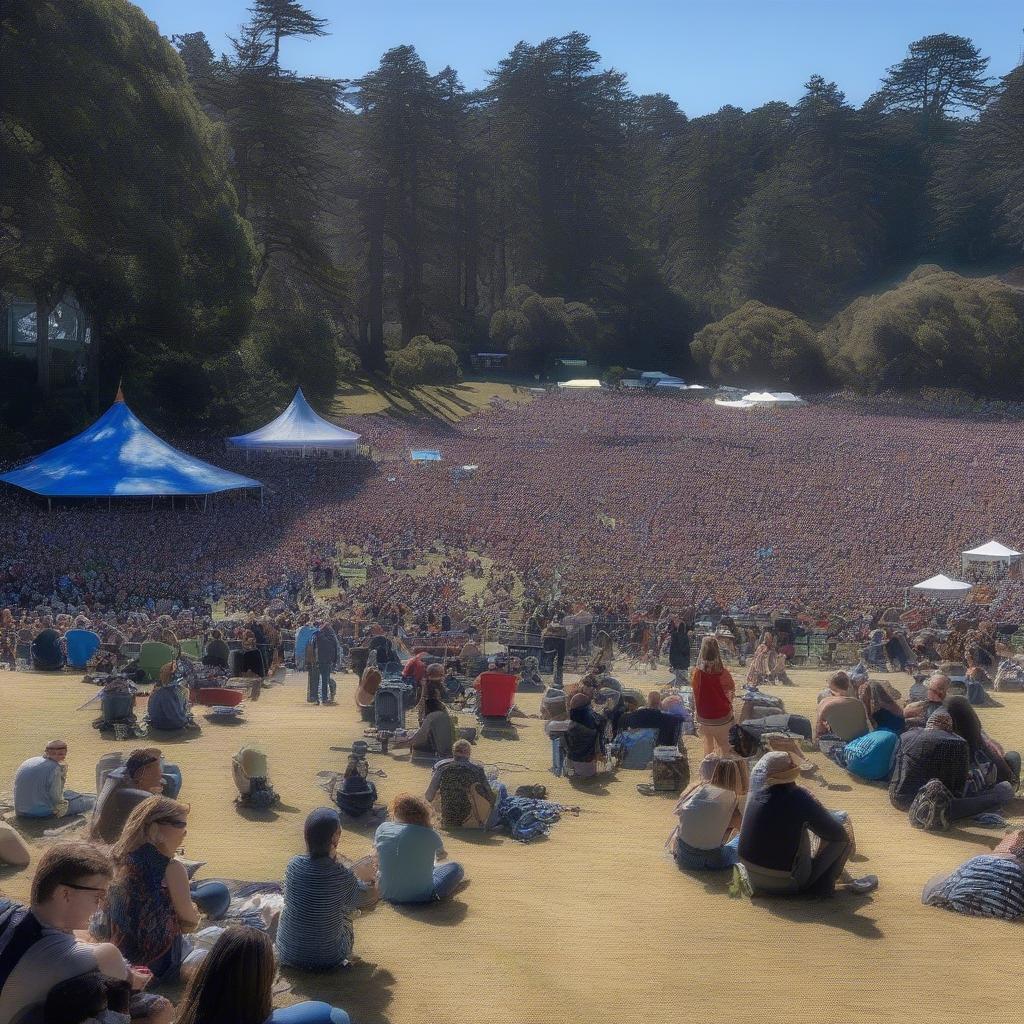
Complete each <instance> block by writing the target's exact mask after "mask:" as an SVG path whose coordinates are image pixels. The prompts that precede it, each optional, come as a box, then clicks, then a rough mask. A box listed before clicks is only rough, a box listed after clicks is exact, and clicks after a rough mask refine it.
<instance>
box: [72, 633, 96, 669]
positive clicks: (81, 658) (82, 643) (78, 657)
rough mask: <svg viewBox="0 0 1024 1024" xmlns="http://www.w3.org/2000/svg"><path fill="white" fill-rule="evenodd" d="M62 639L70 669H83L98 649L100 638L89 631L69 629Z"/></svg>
mask: <svg viewBox="0 0 1024 1024" xmlns="http://www.w3.org/2000/svg"><path fill="white" fill-rule="evenodd" d="M64 639H65V640H66V641H67V645H68V665H70V666H71V668H85V666H86V665H88V664H89V659H90V658H92V656H93V655H94V654H95V653H96V652H97V651H98V650H99V647H100V638H99V637H98V636H97V635H96V634H95V633H94V632H93V631H92V630H91V629H69V630H68V631H67V634H66V635H65V637H64Z"/></svg>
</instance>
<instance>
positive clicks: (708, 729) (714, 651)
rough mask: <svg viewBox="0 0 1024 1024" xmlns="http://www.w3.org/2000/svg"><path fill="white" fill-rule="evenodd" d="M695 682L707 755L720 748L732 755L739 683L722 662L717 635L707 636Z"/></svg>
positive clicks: (699, 722) (697, 705) (723, 753)
mask: <svg viewBox="0 0 1024 1024" xmlns="http://www.w3.org/2000/svg"><path fill="white" fill-rule="evenodd" d="M692 685H693V704H694V710H695V711H696V715H697V724H698V726H699V729H700V734H701V738H702V739H703V740H704V756H705V757H707V755H708V754H711V753H714V752H715V750H716V749H717V751H718V752H719V753H720V754H722V755H723V756H724V755H727V754H729V753H730V751H731V747H730V746H729V727H730V726H731V725H732V723H733V714H732V701H733V697H734V696H735V695H736V683H735V682H734V681H733V678H732V676H731V675H730V674H729V670H728V669H727V668H726V667H725V665H723V664H722V654H721V651H720V650H719V648H718V640H716V639H715V637H713V636H706V637H704V639H703V640H702V641H701V644H700V655H699V656H698V658H697V667H696V668H695V669H694V670H693V682H692Z"/></svg>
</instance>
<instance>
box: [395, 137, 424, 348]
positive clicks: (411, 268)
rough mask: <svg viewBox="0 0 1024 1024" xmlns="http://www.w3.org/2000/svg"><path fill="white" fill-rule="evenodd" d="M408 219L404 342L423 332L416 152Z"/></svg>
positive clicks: (408, 191) (411, 160)
mask: <svg viewBox="0 0 1024 1024" xmlns="http://www.w3.org/2000/svg"><path fill="white" fill-rule="evenodd" d="M406 180H407V183H408V184H407V187H406V199H407V205H406V204H403V205H405V206H406V216H405V223H404V225H402V230H401V236H402V291H401V307H402V308H401V311H400V312H401V318H402V343H403V344H406V345H407V344H408V343H409V341H410V340H411V339H412V338H414V337H416V335H417V334H419V333H420V330H421V327H422V324H423V253H422V252H421V249H420V246H421V242H420V222H419V194H418V193H419V169H418V166H417V157H416V151H415V149H414V150H413V151H412V153H411V154H410V156H409V175H408V178H407V179H406Z"/></svg>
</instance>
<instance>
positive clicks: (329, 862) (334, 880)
mask: <svg viewBox="0 0 1024 1024" xmlns="http://www.w3.org/2000/svg"><path fill="white" fill-rule="evenodd" d="M304 831H305V839H306V852H305V853H304V854H300V855H299V856H297V857H292V859H291V860H290V861H289V862H288V867H287V868H286V869H285V875H284V909H283V910H282V911H281V921H280V924H279V926H278V930H277V955H278V960H279V961H280V963H281V964H282V965H284V966H285V967H298V968H300V969H302V970H307V971H327V970H331V969H333V968H335V967H341V966H343V965H344V964H345V962H346V961H347V960H348V958H349V956H350V955H351V953H352V945H353V941H354V933H353V929H352V915H353V912H354V911H356V910H357V909H359V908H360V907H365V906H368V905H370V904H371V903H374V902H376V900H377V886H376V881H375V878H376V873H377V869H376V863H375V861H373V859H372V858H367V859H365V860H363V861H359V862H357V863H356V864H354V865H353V866H352V867H351V868H348V867H346V866H345V865H344V864H342V863H341V862H340V861H339V860H338V859H337V852H338V840H339V839H340V838H341V818H339V816H338V812H337V811H336V810H335V809H334V808H333V807H318V808H317V809H316V810H315V811H313V812H311V813H310V815H309V817H307V818H306V824H305V829H304Z"/></svg>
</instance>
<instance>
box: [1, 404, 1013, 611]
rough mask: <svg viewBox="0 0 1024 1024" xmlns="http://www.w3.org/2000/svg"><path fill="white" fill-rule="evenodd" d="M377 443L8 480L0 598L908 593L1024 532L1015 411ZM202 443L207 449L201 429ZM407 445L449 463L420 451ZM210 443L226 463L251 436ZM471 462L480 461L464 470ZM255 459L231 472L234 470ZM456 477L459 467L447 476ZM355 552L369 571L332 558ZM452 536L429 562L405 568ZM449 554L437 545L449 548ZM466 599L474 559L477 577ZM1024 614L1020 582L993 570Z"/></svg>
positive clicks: (558, 407) (670, 410) (831, 606)
mask: <svg viewBox="0 0 1024 1024" xmlns="http://www.w3.org/2000/svg"><path fill="white" fill-rule="evenodd" d="M359 426H360V430H361V432H362V433H363V435H364V438H365V440H366V441H367V442H368V443H369V444H370V445H371V446H372V450H373V451H374V452H375V453H376V460H375V461H374V462H369V461H364V462H355V463H352V462H344V463H340V462H335V461H327V462H318V461H317V460H299V461H296V460H286V459H273V458H268V459H266V460H265V461H263V462H261V463H260V464H259V465H258V467H252V466H250V467H249V469H248V471H249V472H256V474H257V475H258V476H259V477H260V478H261V479H262V480H264V482H265V483H266V484H267V494H268V497H267V501H266V504H265V506H264V507H261V508H259V509H257V508H256V507H255V506H254V504H253V503H252V502H251V501H250V500H247V499H244V498H243V499H239V500H230V499H221V500H219V501H218V502H216V503H215V507H214V509H213V510H212V511H210V512H207V513H206V514H200V513H198V512H196V511H195V510H193V509H183V508H182V507H180V506H179V508H178V509H176V510H171V509H160V510H158V511H157V512H156V513H152V514H151V513H150V512H149V507H148V505H146V506H145V508H143V507H142V506H139V505H133V504H130V503H129V504H128V505H125V506H117V505H115V506H113V507H109V508H108V507H107V506H106V505H103V506H94V505H89V504H88V503H86V504H81V503H79V504H76V505H74V506H60V505H58V506H55V507H54V509H53V510H52V511H51V512H49V513H47V512H46V511H45V510H44V509H43V508H42V507H41V505H40V504H39V503H38V502H36V501H34V500H33V499H32V498H30V497H27V496H25V495H24V494H22V493H20V492H17V491H15V490H14V489H11V488H5V489H4V490H3V493H2V494H0V511H2V512H3V520H4V527H3V530H4V534H5V537H4V544H3V546H2V549H0V605H7V606H9V607H12V608H15V609H33V610H34V609H36V608H39V607H42V606H45V607H47V608H48V609H49V610H50V611H51V612H52V613H53V614H60V613H61V612H62V611H66V610H67V609H68V608H72V609H75V610H76V611H86V612H88V613H90V614H92V615H98V614H102V615H111V614H113V615H115V616H117V617H119V619H120V620H121V621H122V622H123V621H124V620H125V618H126V617H127V616H128V615H129V614H130V613H133V612H134V613H147V612H148V613H154V612H155V613H157V614H178V613H181V612H185V611H189V612H193V613H196V614H202V612H203V611H204V609H208V608H210V607H211V606H213V605H214V604H216V603H218V602H219V601H220V600H225V599H226V601H227V608H228V610H241V611H242V612H253V611H262V609H263V608H264V607H265V606H266V605H267V604H268V603H269V602H272V601H274V600H280V601H283V602H285V603H287V602H289V601H291V602H297V601H299V600H301V599H303V598H305V599H311V598H312V596H313V587H314V585H315V584H320V585H323V586H324V587H327V588H332V587H338V588H339V590H340V589H342V588H344V589H345V593H346V595H349V596H350V597H351V599H352V600H353V601H357V602H359V603H361V604H363V605H365V606H375V607H376V608H377V612H378V615H380V616H383V617H385V618H386V617H387V615H388V614H389V613H392V612H398V613H400V614H402V613H404V614H406V615H407V616H408V615H410V614H411V615H412V616H414V617H415V615H418V614H420V613H422V614H423V615H424V616H425V615H426V614H427V613H429V612H430V611H437V613H438V614H440V611H439V609H440V608H441V607H442V606H445V605H447V608H448V610H449V611H450V612H451V613H452V614H453V616H454V615H455V613H457V612H458V613H461V615H460V616H459V617H461V618H463V619H467V620H474V621H476V622H477V623H485V622H486V623H490V622H494V621H501V620H502V619H503V618H508V616H509V615H510V614H511V613H512V611H513V610H514V607H515V606H516V605H517V604H518V603H519V601H520V599H521V595H522V592H523V591H524V590H525V591H526V592H527V593H529V592H537V593H543V594H550V593H557V594H559V595H560V596H561V597H562V598H563V599H564V600H565V601H566V602H568V603H569V604H570V605H572V606H576V605H583V606H586V607H592V606H598V607H600V609H601V610H602V612H603V613H605V614H608V613H612V612H615V611H618V610H620V609H624V610H625V611H626V612H627V614H628V613H633V612H637V611H643V610H644V609H645V608H647V607H650V606H653V605H655V604H656V603H658V602H659V601H662V600H664V598H665V596H666V594H667V593H669V592H671V591H672V590H673V588H676V587H678V586H680V585H682V584H685V587H686V589H687V591H689V589H690V587H691V586H692V587H694V588H696V591H697V598H698V601H700V602H704V603H708V604H712V605H717V606H720V607H721V608H724V609H734V610H749V609H790V610H799V611H806V612H808V613H810V614H812V615H818V616H821V615H824V616H825V617H826V618H827V617H828V616H829V615H830V614H831V615H838V614H841V613H843V612H844V611H847V610H850V609H859V608H862V607H864V606H865V605H877V606H885V605H899V604H902V600H903V595H904V588H905V587H907V586H910V585H913V584H914V583H916V582H918V581H919V580H921V579H923V578H924V577H926V576H929V575H932V574H933V573H934V572H936V571H938V570H941V569H947V570H950V571H954V570H955V568H956V561H957V556H958V553H959V551H960V550H962V549H963V548H965V547H967V546H970V545H972V544H975V543H977V542H979V541H980V540H983V539H986V538H988V537H990V536H996V535H998V536H1002V537H1005V538H1008V539H1010V540H1012V539H1013V538H1015V537H1020V536H1024V512H1022V506H1021V503H1020V502H1019V501H1018V500H1017V496H1016V494H1015V493H1014V489H1013V486H1012V484H1011V482H1010V481H1012V479H1013V476H1012V473H1011V472H1010V470H1011V468H1012V460H1013V459H1014V457H1015V456H1016V454H1017V451H1018V448H1019V445H1018V441H1017V435H1018V433H1019V431H1018V429H1017V427H1016V424H1015V423H1014V422H1012V421H1005V422H1004V421H972V420H967V419H963V418H950V417H942V416H938V415H936V416H932V417H926V416H922V415H916V416H900V415H896V414H894V413H893V412H892V411H885V410H884V409H879V410H874V411H871V410H867V411H865V410H860V409H857V408H853V409H851V408H849V407H845V406H843V407H838V406H834V405H830V404H828V403H821V404H815V403H812V404H808V405H804V406H801V407H799V408H796V409H789V410H782V411H779V410H777V411H775V412H755V411H751V410H727V409H722V408H720V407H717V406H714V405H713V404H710V403H706V402H696V401H695V402H685V401H681V400H680V399H678V397H674V396H664V395H657V394H650V393H642V394H631V393H600V394H588V395H566V394H548V395H544V396H541V397H538V398H536V399H535V400H534V401H532V402H529V403H526V404H517V405H505V404H502V403H495V404H494V406H493V407H492V408H490V409H489V410H487V411H485V412H481V413H478V414H475V415H473V416H470V417H468V418H466V419H465V420H463V421H461V422H460V423H458V424H456V425H453V426H448V425H444V426H439V425H436V424H432V423H417V424H412V425H410V424H402V423H397V422H396V421H394V420H391V419H388V418H386V417H365V418H362V420H361V422H360V424H359ZM193 447H195V446H194V445H193ZM414 447H437V448H438V449H440V450H441V452H442V461H441V462H440V463H435V464H431V465H426V466H424V465H416V464H412V463H411V462H410V460H409V450H410V449H411V448H414ZM198 454H201V455H204V456H206V457H208V458H211V459H213V460H214V461H218V462H220V463H222V464H230V465H232V466H233V463H234V461H235V460H237V459H238V458H240V457H239V456H238V455H236V454H232V453H228V452H224V451H217V450H214V449H213V448H212V447H211V448H209V449H208V450H201V451H198ZM464 464H465V465H470V464H471V465H474V466H476V469H475V470H474V471H473V472H472V473H469V474H454V473H453V472H452V467H459V466H462V465H464ZM234 468H240V467H234ZM456 477H458V479H456ZM356 550H357V551H358V556H359V559H360V560H361V562H362V564H363V565H364V566H365V567H366V570H367V579H366V581H365V582H357V581H355V580H353V582H352V584H351V585H348V581H347V580H342V579H341V578H340V577H339V575H338V574H337V561H338V558H339V555H341V556H343V555H344V553H345V552H347V551H356ZM427 553H438V555H439V560H437V561H435V563H433V564H432V565H431V567H430V571H429V572H427V573H426V574H423V573H420V574H416V575H412V574H408V573H396V572H395V571H394V570H395V569H398V568H413V567H415V566H417V565H422V563H423V562H424V557H425V555H426V554H427ZM441 556H443V557H441ZM481 556H483V557H485V558H487V559H488V566H487V570H486V575H487V579H486V580H485V585H484V586H482V587H481V588H479V589H478V590H477V591H476V592H475V593H473V594H472V596H470V595H468V594H467V593H466V590H465V588H464V586H463V583H464V580H465V579H466V578H467V576H472V575H484V570H483V568H482V563H481V560H480V558H481ZM994 590H995V593H994V595H993V597H994V600H995V608H994V613H997V614H998V615H999V616H1000V617H1002V618H1004V619H1007V618H1008V619H1014V618H1019V617H1021V615H1022V613H1024V587H1022V586H1020V585H1017V584H1015V583H1007V584H1004V585H1001V586H997V587H996V588H994Z"/></svg>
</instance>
